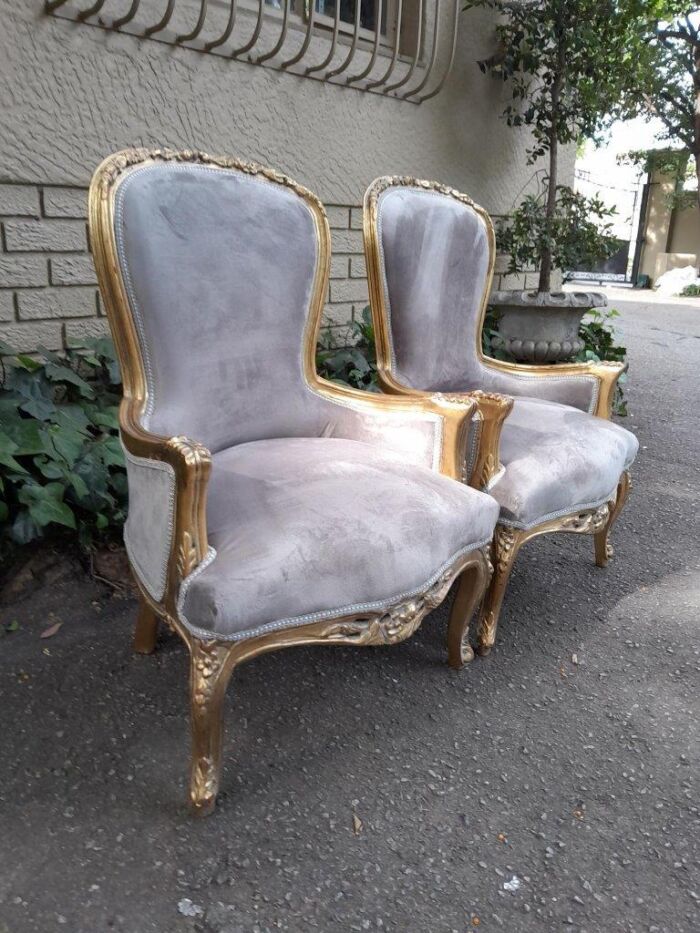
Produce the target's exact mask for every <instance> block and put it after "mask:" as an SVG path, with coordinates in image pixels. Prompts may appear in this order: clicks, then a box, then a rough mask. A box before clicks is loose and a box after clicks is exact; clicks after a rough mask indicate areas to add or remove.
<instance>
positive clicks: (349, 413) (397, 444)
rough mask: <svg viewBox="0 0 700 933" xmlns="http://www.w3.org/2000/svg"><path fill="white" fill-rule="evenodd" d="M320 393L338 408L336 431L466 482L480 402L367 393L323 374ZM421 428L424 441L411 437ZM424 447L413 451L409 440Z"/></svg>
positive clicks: (317, 381)
mask: <svg viewBox="0 0 700 933" xmlns="http://www.w3.org/2000/svg"><path fill="white" fill-rule="evenodd" d="M313 388H314V391H315V392H317V393H318V394H319V395H321V396H322V397H323V398H324V399H325V400H326V401H327V402H329V403H331V404H332V405H333V406H334V407H335V408H336V412H334V413H333V414H334V424H333V433H338V428H339V429H340V431H341V432H342V435H341V436H346V437H350V438H352V439H354V440H364V441H369V442H375V443H376V442H377V441H381V443H382V444H383V445H384V446H386V447H388V448H389V449H393V450H395V451H397V452H399V453H401V454H402V455H404V456H408V455H411V456H412V458H413V459H415V461H416V462H417V463H421V464H422V465H423V466H428V467H430V468H431V469H436V470H438V471H439V472H440V473H442V474H443V475H444V476H449V477H450V478H451V479H456V480H459V481H460V482H462V481H465V469H464V465H465V462H466V452H467V444H468V441H469V435H470V430H471V423H472V416H473V413H474V411H475V409H476V403H475V402H474V401H473V400H472V399H470V398H465V399H451V398H450V399H447V398H445V397H442V396H430V395H427V394H424V395H420V396H419V395H416V396H411V397H410V398H409V397H407V398H397V397H395V396H390V395H380V394H379V393H376V394H375V393H372V392H361V391H360V390H359V389H353V388H350V387H349V386H344V385H339V384H338V383H335V382H328V381H327V380H325V379H321V378H319V377H317V378H316V379H315V380H314V383H313ZM416 427H419V428H420V429H421V431H422V432H423V433H422V440H420V441H416V438H415V436H413V437H411V436H409V434H408V432H409V431H410V429H412V428H413V429H415V428H416ZM407 436H408V437H409V441H410V443H411V444H412V445H414V446H415V444H416V443H418V445H419V446H421V449H420V450H418V451H416V450H415V449H414V450H409V449H408V448H407V446H406V438H407Z"/></svg>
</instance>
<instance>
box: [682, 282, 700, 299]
mask: <svg viewBox="0 0 700 933" xmlns="http://www.w3.org/2000/svg"><path fill="white" fill-rule="evenodd" d="M681 295H682V296H683V298H697V297H698V296H700V285H695V284H694V283H692V284H691V285H686V286H685V288H684V289H683V291H682V292H681Z"/></svg>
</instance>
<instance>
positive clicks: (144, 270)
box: [114, 161, 323, 452]
mask: <svg viewBox="0 0 700 933" xmlns="http://www.w3.org/2000/svg"><path fill="white" fill-rule="evenodd" d="M114 232H115V239H116V246H117V255H118V261H119V265H120V268H121V272H122V278H123V281H124V285H125V289H126V292H127V297H128V300H129V304H130V306H131V312H132V315H133V318H134V321H135V325H136V330H137V333H138V340H139V344H140V350H141V356H142V359H143V364H144V369H145V378H146V387H147V403H146V407H145V411H144V413H143V424H144V427H146V428H147V429H149V430H150V431H153V432H154V433H157V434H163V435H168V436H169V435H173V434H185V435H187V436H189V437H191V438H193V439H195V440H197V441H199V442H200V443H203V444H205V445H206V446H207V447H209V449H210V450H212V451H213V452H216V451H218V450H221V449H223V448H225V447H228V446H231V445H232V444H234V443H241V442H244V441H248V440H257V439H259V438H262V437H284V436H293V435H303V434H305V433H309V432H310V433H314V431H315V430H316V427H315V426H314V424H312V422H314V423H315V416H314V414H313V412H314V411H315V409H316V407H317V406H316V405H315V400H314V398H313V395H312V393H311V392H310V390H309V389H308V387H307V386H306V383H305V381H304V374H303V363H302V348H303V345H304V340H303V335H304V329H305V326H306V321H307V316H308V315H309V312H310V308H311V305H312V301H313V296H314V286H315V282H316V276H317V270H318V266H319V263H320V262H321V261H322V258H323V257H322V256H321V255H320V253H321V250H320V248H319V236H318V230H317V222H316V220H315V217H314V212H313V211H312V209H311V207H310V205H309V202H308V199H306V198H305V197H303V196H302V195H301V194H300V193H299V192H298V191H297V190H296V189H295V188H294V187H292V186H291V185H287V184H284V183H280V182H276V181H274V180H270V179H268V178H267V177H265V176H264V175H263V174H254V173H251V172H247V171H244V170H241V169H231V168H222V167H218V166H216V165H211V164H198V163H197V162H196V161H193V162H191V163H190V162H184V161H146V162H144V163H143V164H141V165H136V166H134V167H133V168H131V169H129V170H128V171H126V172H125V173H124V174H123V176H122V177H121V179H120V180H119V182H118V185H117V187H116V193H115V195H114Z"/></svg>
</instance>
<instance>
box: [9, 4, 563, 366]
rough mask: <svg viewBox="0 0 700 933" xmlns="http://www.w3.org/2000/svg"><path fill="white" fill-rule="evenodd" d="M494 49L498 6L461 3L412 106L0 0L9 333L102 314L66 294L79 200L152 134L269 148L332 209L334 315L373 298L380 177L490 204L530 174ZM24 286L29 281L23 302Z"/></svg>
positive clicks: (54, 329)
mask: <svg viewBox="0 0 700 933" xmlns="http://www.w3.org/2000/svg"><path fill="white" fill-rule="evenodd" d="M443 7H444V8H445V16H448V15H449V9H448V8H447V5H446V4H443ZM490 49H491V26H490V19H489V17H488V15H486V14H483V13H474V12H473V13H470V14H469V15H468V17H467V16H463V18H462V22H461V23H460V39H459V46H458V53H457V58H456V61H455V66H454V69H453V72H452V76H451V78H450V79H449V81H448V84H447V85H446V87H445V89H444V90H443V92H442V93H441V94H440V95H438V96H437V97H436V98H434V99H433V100H431V101H429V102H426V103H425V104H422V105H420V106H416V105H414V104H411V103H406V102H402V101H398V100H395V99H390V98H386V97H381V96H378V95H375V94H368V93H363V92H361V91H357V90H354V89H349V88H343V87H337V86H333V85H329V84H323V83H321V82H317V81H310V80H306V79H303V78H299V77H295V76H293V75H289V74H286V73H282V72H280V71H276V70H273V69H272V68H266V67H253V66H251V65H249V64H246V63H243V62H235V61H229V60H226V59H223V58H220V57H215V56H212V55H202V54H200V53H198V52H195V51H192V50H188V49H186V48H177V47H172V46H169V45H165V44H162V43H158V42H154V41H147V40H139V39H136V38H134V37H131V36H125V35H119V34H115V33H110V32H107V31H105V30H102V29H99V28H95V27H93V26H88V25H83V24H76V23H71V22H67V21H65V20H60V19H57V18H54V17H50V16H46V15H45V14H44V13H43V2H42V0H28V2H25V3H22V4H17V3H16V2H14V0H0V79H1V80H2V86H3V89H4V94H3V104H2V108H0V183H3V185H2V188H3V191H4V192H5V193H4V194H1V195H0V212H4V217H5V218H6V219H5V220H4V221H3V222H2V223H3V227H4V232H3V240H2V248H3V253H2V255H0V276H1V277H0V336H1V335H3V334H5V336H6V337H7V335H8V334H11V335H12V336H13V339H14V340H15V342H16V343H17V344H18V345H21V346H23V347H25V348H27V349H30V348H31V345H32V344H33V343H34V345H35V344H36V342H48V343H50V344H54V345H59V343H60V341H62V340H63V339H65V337H66V335H67V333H68V332H70V333H71V334H72V336H73V337H79V335H80V333H81V332H85V333H90V332H97V331H99V330H100V329H101V328H102V327H103V325H102V324H100V322H99V319H98V318H94V317H93V318H92V320H90V319H89V318H87V316H86V314H85V312H86V310H87V308H88V307H89V306H90V302H89V300H88V292H87V291H84V292H81V294H80V297H78V294H77V292H76V293H75V298H74V299H73V300H72V302H71V301H69V300H68V299H67V298H66V297H65V292H61V294H60V295H58V292H57V290H58V289H60V288H80V289H87V288H88V287H90V286H92V279H89V275H88V273H87V271H86V270H87V267H88V265H87V259H86V255H85V249H86V246H85V242H84V228H81V223H80V216H81V215H80V213H79V212H78V211H77V210H76V209H75V204H76V203H77V201H76V199H80V198H82V197H83V195H82V194H81V193H80V192H81V191H84V189H85V188H86V186H87V184H88V183H89V179H90V175H91V173H92V171H93V169H94V168H95V166H96V165H97V164H98V163H99V161H100V160H101V159H102V158H103V157H104V156H105V155H106V154H108V153H110V152H112V151H114V150H116V149H120V148H123V147H125V146H130V145H149V144H150V145H166V146H171V147H174V148H183V147H196V148H201V149H205V150H207V151H210V152H217V153H226V154H231V155H237V156H240V157H242V158H246V159H253V160H257V161H261V162H264V163H267V164H269V165H272V166H274V167H276V168H278V169H281V170H282V171H284V172H286V173H288V174H290V175H291V176H292V177H294V178H295V179H297V180H298V181H300V182H302V183H303V184H305V185H307V186H308V187H310V188H311V189H312V190H314V191H315V192H316V193H317V194H318V195H319V196H320V197H321V198H322V199H323V200H324V202H325V203H326V204H328V205H334V206H338V208H339V210H340V211H341V213H342V212H344V213H343V217H342V218H340V215H338V217H337V218H336V230H334V244H335V245H334V267H335V274H336V276H339V275H340V272H339V270H341V268H345V269H346V270H347V272H346V276H345V281H344V282H342V283H341V282H340V281H338V279H336V286H335V289H334V288H333V285H331V293H330V295H329V300H330V301H331V303H332V304H334V305H337V306H339V307H338V308H336V312H337V313H334V312H333V311H332V309H331V316H332V318H333V319H334V320H335V321H338V320H339V318H340V316H342V314H343V313H344V312H347V313H351V312H352V310H353V309H354V308H358V307H361V306H362V305H363V304H364V303H366V298H365V294H366V292H365V290H364V289H365V285H364V280H363V278H362V276H361V272H360V271H359V270H360V269H361V257H360V253H361V232H360V230H359V227H358V222H357V219H356V218H355V219H353V217H354V215H353V213H352V212H351V208H352V207H353V206H355V208H356V207H357V206H359V205H360V204H361V201H362V195H363V192H364V190H365V188H366V186H367V185H368V184H369V182H370V181H371V180H372V179H373V178H375V177H376V176H377V175H380V174H385V173H406V174H412V175H418V176H423V177H427V178H435V179H439V180H441V181H443V182H446V183H448V184H451V185H454V186H455V187H458V188H460V189H462V190H464V191H467V192H468V193H470V194H471V195H472V196H473V197H474V198H475V199H476V200H477V201H479V202H480V203H482V204H483V205H484V206H485V207H486V208H487V209H488V210H490V211H491V212H493V213H496V214H502V213H506V212H508V211H509V210H510V208H511V207H512V206H513V204H514V202H515V201H516V200H517V198H518V196H519V195H520V193H521V192H522V190H523V188H524V187H525V186H526V185H527V180H528V178H529V177H530V176H531V174H532V171H533V169H532V167H526V166H525V164H524V162H525V160H524V156H523V149H524V145H525V141H526V139H525V136H524V134H522V133H520V132H518V131H516V130H513V129H509V128H508V127H507V126H505V124H504V123H503V121H502V120H501V119H500V116H499V114H500V110H501V105H500V101H501V97H502V95H503V94H504V90H503V87H502V86H501V85H499V84H498V82H494V81H492V80H490V79H488V78H485V77H484V76H482V75H481V73H480V72H479V70H478V68H477V67H476V64H475V61H476V59H478V58H479V57H483V56H484V55H485V54H488V52H489V51H490ZM319 57H320V56H319ZM571 170H572V166H571V165H569V166H567V168H566V171H565V173H564V174H567V173H568V172H569V171H571ZM14 187H17V190H16V192H15V195H14V200H13V194H12V191H11V190H10V189H11V188H14ZM61 188H65V191H66V194H65V197H66V198H67V199H68V201H69V202H70V205H71V206H70V207H65V208H64V213H63V214H61V213H60V212H59V213H56V211H57V208H55V207H54V206H53V205H54V202H55V201H56V199H57V198H59V194H58V192H59V191H60V189H61ZM47 191H48V192H49V195H48V199H47V194H46V192H47ZM22 192H23V194H22ZM22 197H24V200H22ZM3 201H4V202H5V206H4V207H3ZM47 204H48V205H49V206H47ZM8 205H9V206H8ZM51 211H53V213H50V212H51ZM66 211H67V212H68V213H66ZM76 215H77V216H76ZM343 256H345V257H347V261H346V260H345V259H343V258H339V257H343ZM353 259H354V260H355V262H354V264H353ZM70 264H72V265H73V266H74V267H75V269H74V277H73V280H72V281H71V282H68V281H64V282H62V283H58V282H57V281H56V276H57V275H58V273H57V272H55V271H54V267H55V268H57V269H61V268H62V269H63V270H64V271H63V272H62V273H61V274H62V275H64V276H68V277H70V276H69V273H68V271H67V269H68V265H70ZM353 265H354V270H355V271H354V272H353ZM88 279H89V281H88ZM518 284H520V283H518ZM25 288H31V289H34V290H35V294H34V295H33V296H32V301H31V302H29V304H28V303H27V297H26V296H23V295H22V294H21V292H22V290H23V289H25ZM44 288H45V289H46V292H45V294H44V301H43V308H44V309H45V313H43V316H42V296H41V295H40V294H39V293H38V291H37V290H38V289H44ZM8 292H10V293H11V294H10V296H9V297H8ZM334 292H335V296H336V300H334V297H333V295H334ZM59 299H60V300H59ZM341 305H342V306H344V309H341V308H340V306H341ZM28 307H30V311H27V308H28ZM23 309H24V310H23ZM62 309H63V310H62ZM30 313H31V314H32V315H34V316H33V317H31V318H29V317H28V316H27V315H28V314H30ZM69 315H70V316H71V319H72V322H71V323H70V324H69V325H68V327H66V326H65V325H64V324H61V321H62V320H63V319H64V318H65V320H66V321H67V320H68V317H69ZM80 322H82V323H80ZM10 328H11V329H10ZM59 331H60V333H59Z"/></svg>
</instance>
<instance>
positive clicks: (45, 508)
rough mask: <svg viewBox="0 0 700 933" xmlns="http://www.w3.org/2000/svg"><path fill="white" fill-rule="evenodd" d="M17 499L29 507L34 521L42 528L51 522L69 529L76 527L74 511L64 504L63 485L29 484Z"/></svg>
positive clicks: (21, 490)
mask: <svg viewBox="0 0 700 933" xmlns="http://www.w3.org/2000/svg"><path fill="white" fill-rule="evenodd" d="M17 498H18V499H19V501H20V502H21V503H22V504H23V505H26V506H27V508H28V509H29V514H30V516H31V518H32V520H33V521H34V522H35V523H36V524H37V525H38V526H39V527H40V528H43V527H44V526H45V525H49V524H51V522H55V523H56V524H59V525H65V526H66V527H68V528H75V527H76V524H75V515H74V514H73V511H72V509H71V508H70V506H69V505H67V504H66V503H65V502H63V486H62V484H61V483H47V484H46V485H45V486H39V485H38V484H27V485H25V486H24V487H23V488H22V489H20V491H19V493H18V494H17Z"/></svg>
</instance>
